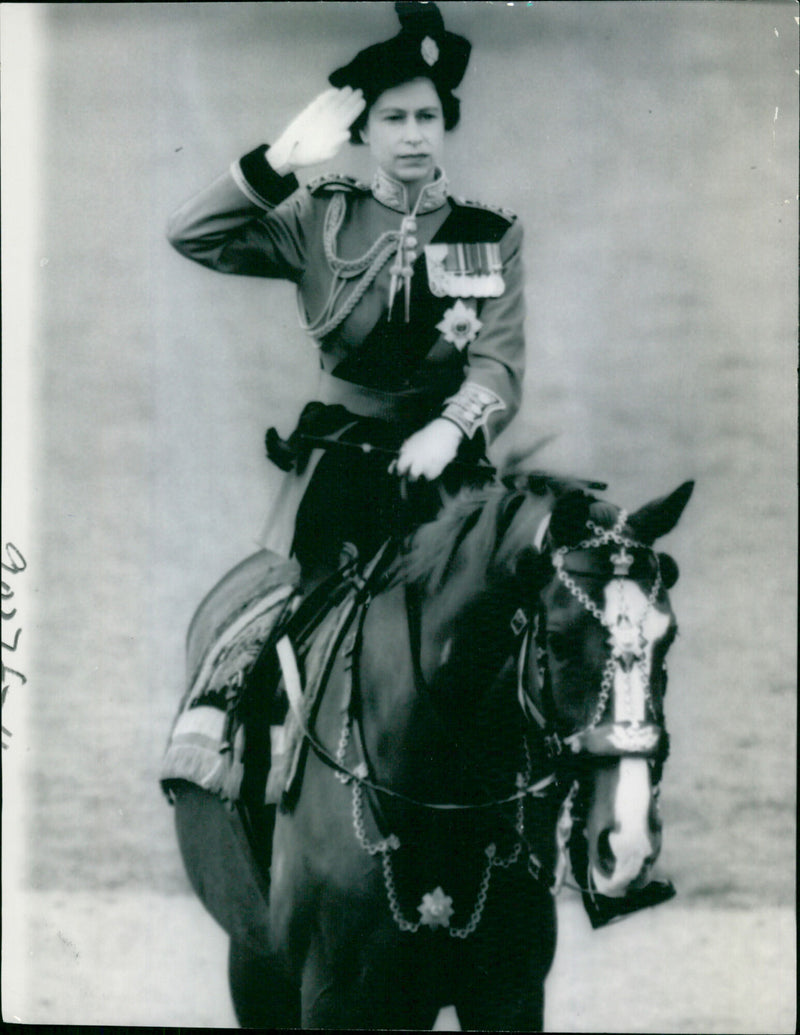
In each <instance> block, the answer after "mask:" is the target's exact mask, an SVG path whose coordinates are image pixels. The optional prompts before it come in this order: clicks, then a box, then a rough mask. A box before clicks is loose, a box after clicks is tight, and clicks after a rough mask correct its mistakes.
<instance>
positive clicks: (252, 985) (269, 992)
mask: <svg viewBox="0 0 800 1035" xmlns="http://www.w3.org/2000/svg"><path fill="white" fill-rule="evenodd" d="M228 980H229V982H230V989H231V998H232V999H233V1008H234V1010H235V1011H236V1019H237V1020H238V1022H239V1024H240V1025H241V1026H242V1027H243V1028H273V1029H274V1028H299V1027H300V992H299V990H298V989H297V987H296V986H294V985H293V984H292V983H291V982H290V981H289V979H288V978H287V975H286V972H285V970H284V968H283V966H282V965H281V963H280V962H279V961H278V960H277V959H276V958H275V957H272V956H259V955H256V954H254V953H253V951H252V950H251V949H249V948H248V947H247V946H243V945H241V944H240V943H238V942H235V941H234V940H233V939H231V943H230V950H229V952H228Z"/></svg>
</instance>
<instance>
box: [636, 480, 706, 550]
mask: <svg viewBox="0 0 800 1035" xmlns="http://www.w3.org/2000/svg"><path fill="white" fill-rule="evenodd" d="M693 489H694V482H684V483H683V485H681V486H679V487H678V488H677V489H676V490H675V491H674V492H672V493H670V495H669V496H662V497H661V499H657V500H653V502H652V503H647V504H645V506H644V507H642V508H641V510H637V511H636V513H635V514H631V516H630V517H629V518H628V525H629V526H630V527H631V528H632V529H633V531H634V533H635V534H636V537H637V539H640V540H641V541H642V542H643V543H654V542H655V541H656V539H660V538H661V536H662V535H666V534H667V532H671V531H672V529H673V528H674V527H675V525H677V523H678V519H679V518H680V516H681V514H682V513H683V508H684V507H685V506H686V504H687V503H688V502H689V497H690V496H691V495H692V490H693Z"/></svg>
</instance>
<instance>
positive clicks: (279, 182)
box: [239, 144, 300, 205]
mask: <svg viewBox="0 0 800 1035" xmlns="http://www.w3.org/2000/svg"><path fill="white" fill-rule="evenodd" d="M268 148H269V145H268V144H261V145H260V146H259V147H257V148H255V150H253V151H249V152H248V153H247V154H246V155H245V156H244V157H243V158H241V159H240V160H239V167H240V169H241V170H242V175H243V176H244V178H245V179H246V180H247V183H248V186H249V187H251V188H252V190H253V191H254V192H255V193H256V194H257V195H258V196H259V197H260V198H263V200H264V202H265V203H266V204H268V205H278V204H280V202H281V201H283V200H284V198H288V197H289V195H290V194H294V192H295V191H296V190H297V188H298V187H299V186H300V184H299V182H298V180H297V177H296V176H295V175H294V173H289V175H288V176H279V175H278V173H276V172H275V170H274V169H273V168H272V166H271V165H270V164H269V162H268V161H267V159H266V154H267V150H268Z"/></svg>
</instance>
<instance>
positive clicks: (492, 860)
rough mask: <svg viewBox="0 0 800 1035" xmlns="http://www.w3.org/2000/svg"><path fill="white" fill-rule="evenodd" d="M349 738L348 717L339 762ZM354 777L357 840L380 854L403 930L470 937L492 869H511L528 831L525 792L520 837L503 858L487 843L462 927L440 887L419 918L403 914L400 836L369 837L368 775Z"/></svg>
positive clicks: (524, 776) (521, 783)
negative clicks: (397, 858) (398, 879)
mask: <svg viewBox="0 0 800 1035" xmlns="http://www.w3.org/2000/svg"><path fill="white" fill-rule="evenodd" d="M348 740H349V723H348V722H347V720H345V725H344V727H343V729H342V734H341V737H340V740H339V747H338V751H337V760H338V761H340V762H343V761H344V755H345V751H346V749H347V743H348ZM524 748H525V772H524V773H518V774H517V787H518V788H519V789H520V790H522V789H523V788H525V787H528V786H529V784H530V779H531V759H530V751H529V749H528V744H527V741H524ZM336 775H337V777H338V778H339V780H340V781H341V782H342V783H348V782H350V780H351V778H350V777H349V776H346V775H344V774H342V773H337V774H336ZM355 777H356V778H355V779H353V780H352V785H353V786H352V809H353V830H354V832H355V836H356V840H357V841H358V843H359V845H360V846H361V848H362V850H363V851H365V852H366V853H367V854H368V855H372V856H375V855H380V856H381V867H382V870H383V882H384V885H385V887H386V897H387V899H388V902H389V911H390V912H391V914H392V919H393V920H394V922H395V923H396V924H397V926H398V927H399V928H400V930H401V931H405V932H407V933H409V934H416V933H417V932H418V931H419V930H420V928H422V927H429V928H431V929H435V928H437V927H444V928H446V929H447V933H448V934H449V935H450V937H451V938H462V939H463V938H468V937H469V936H470V935H471V934H472V933H473V932H474V931H475V930H476V929H477V927H478V924H479V923H480V922H481V918H482V916H483V911H484V909H485V907H486V900H487V898H488V895H489V885H490V883H491V879H492V870H493V869H495V868H497V867H499V868H502V869H508V868H509V867H511V866H513V865H514V864H515V863H516V862H517V860H518V859H519V857H520V854H521V852H522V842H523V839H524V834H525V798H524V796H523V795H520V797H519V798H517V803H516V818H515V822H514V829H515V831H516V833H517V835H518V840H517V841H516V843H515V845H514V847H513V849H512V850H511V852H510V853H509V854H508V855H507V856H505V857H504V858H501V857H499V856H498V854H497V845H496V844H495V843H494V842H492V843H491V844H488V845H486V847H485V848H484V850H483V853H484V855H485V856H486V862H485V864H484V868H483V873H482V874H481V879H480V884H479V886H478V893H477V896H476V899H475V905H474V907H473V909H472V913H471V914H470V918H469V920H468V921H467V923H466V924H465V925H464V926H463V927H451V926H450V917H451V916H452V914H453V908H452V902H453V900H452V898H451V897H450V896H449V895H446V894H445V893H444V891H443V890H442V888H441V887H438V888H435V889H434V890H433V891H432V892H430V893H429V894H426V895H423V898H422V903H421V904H420V905H419V906H418V907H417V911H418V912H419V913H420V919H419V920H416V921H412V920H408V919H406V917H405V916H404V915H403V910H402V907H401V905H400V900H399V897H398V893H397V885H396V884H395V879H394V867H393V864H392V852H396V851H397V850H398V849H399V848H400V847H401V843H400V839H399V838H398V837H397V835H396V834H389V836H388V837H385V838H382V839H381V840H380V841H370V840H369V838H368V837H367V832H366V826H365V823H364V793H363V788H362V785H361V779H363V778H365V777H366V772H364V771H363V770H362V769H361V768H360V767H356V770H355Z"/></svg>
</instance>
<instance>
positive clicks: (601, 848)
mask: <svg viewBox="0 0 800 1035" xmlns="http://www.w3.org/2000/svg"><path fill="white" fill-rule="evenodd" d="M597 863H598V866H599V867H600V869H601V870H602V872H603V873H605V874H606V876H609V875H610V874H611V873H613V872H614V863H615V858H614V850H613V849H612V847H611V828H610V827H606V829H605V830H601V831H600V834H599V835H598V838H597Z"/></svg>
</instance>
